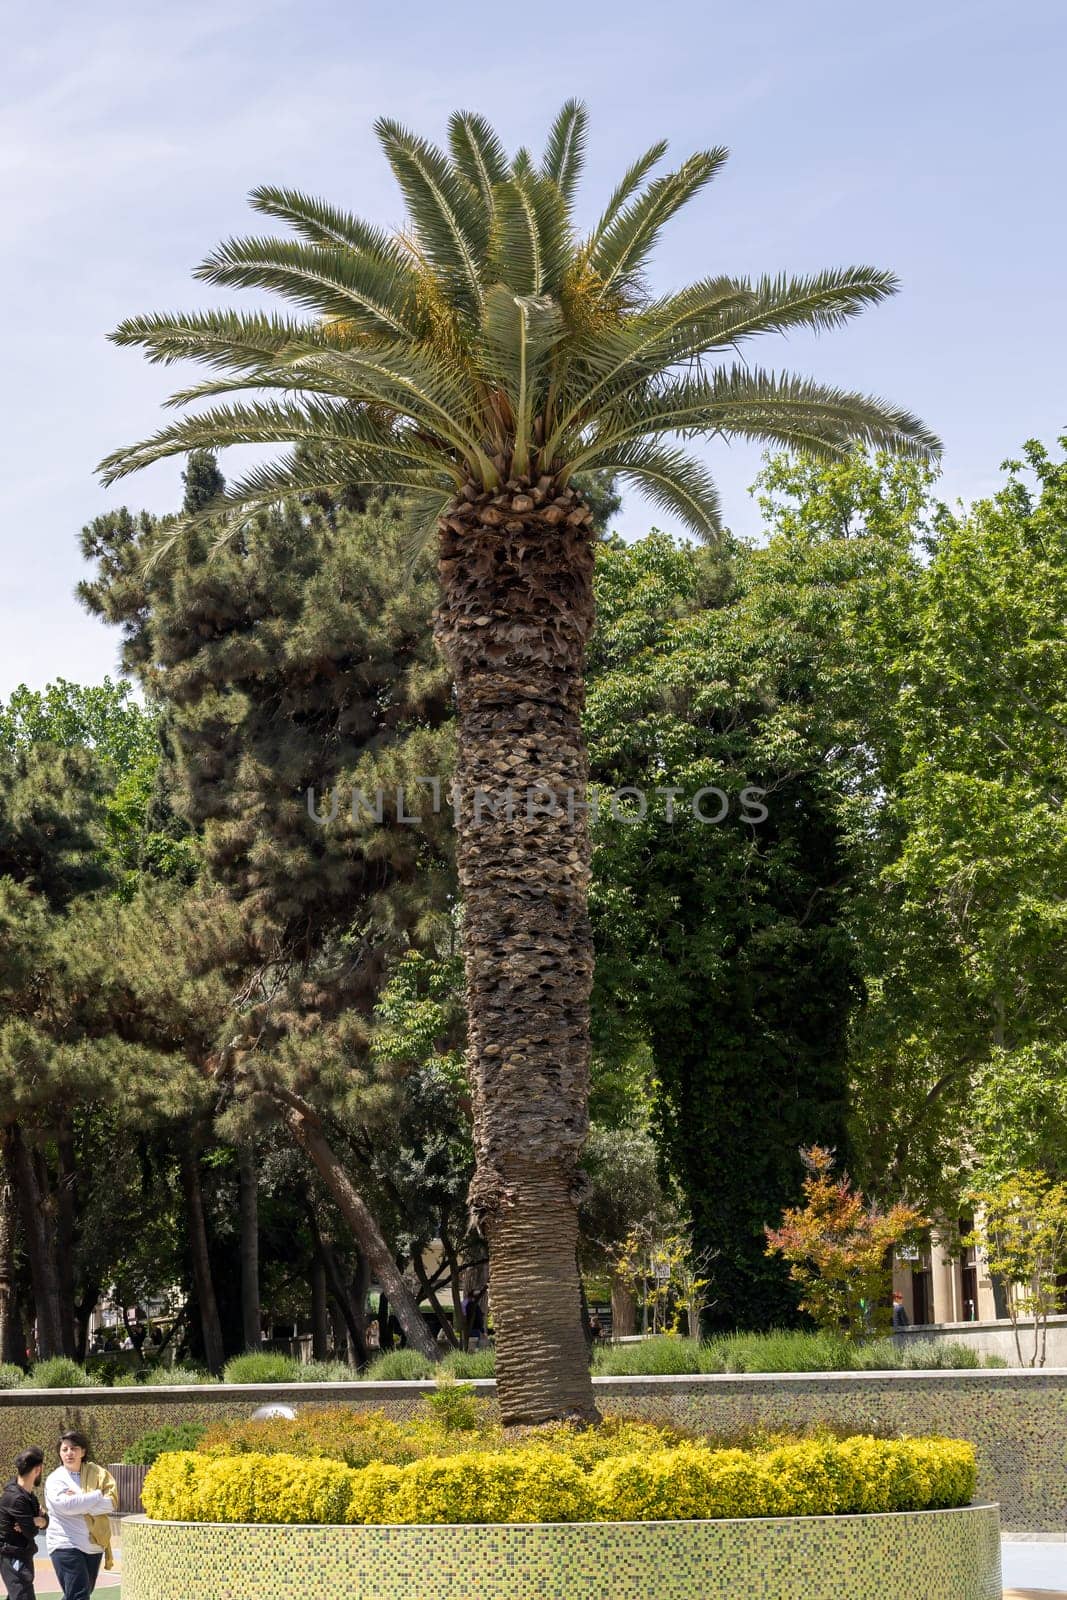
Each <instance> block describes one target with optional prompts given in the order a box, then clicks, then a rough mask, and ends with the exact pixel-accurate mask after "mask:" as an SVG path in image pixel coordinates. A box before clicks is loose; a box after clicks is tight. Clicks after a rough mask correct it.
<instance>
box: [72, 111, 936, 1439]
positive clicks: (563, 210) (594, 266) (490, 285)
mask: <svg viewBox="0 0 1067 1600" xmlns="http://www.w3.org/2000/svg"><path fill="white" fill-rule="evenodd" d="M377 133H378V137H379V139H380V141H381V144H382V147H383V149H384V151H385V154H386V157H387V159H388V161H389V162H390V165H391V166H392V169H393V172H394V173H395V175H396V178H397V181H398V182H399V184H400V187H401V189H402V190H403V194H404V198H405V201H406V203H407V208H408V213H409V220H408V223H407V225H406V227H405V228H404V229H403V230H400V231H397V232H396V233H394V234H388V233H386V232H383V231H381V230H379V229H378V228H375V227H372V226H370V225H369V224H367V223H365V222H362V221H360V220H359V219H358V218H356V217H354V216H351V215H349V214H347V213H346V212H343V211H338V210H335V209H334V208H333V207H332V206H330V205H327V204H325V203H324V202H322V201H319V200H314V199H310V198H308V197H307V196H305V195H303V194H299V193H295V192H293V191H290V190H286V189H278V188H261V189H257V190H255V191H254V192H253V194H252V196H251V202H252V205H253V206H254V207H255V209H256V210H257V211H259V212H262V213H264V214H266V215H267V216H269V217H273V218H275V219H278V220H280V221H281V222H283V223H286V224H288V225H289V226H290V228H291V229H292V230H294V232H295V235H296V237H295V238H246V239H232V240H230V241H229V242H227V243H226V244H223V245H222V246H220V247H219V249H217V250H216V251H215V253H214V254H213V255H211V256H210V257H209V258H208V259H207V260H206V261H205V262H204V264H203V265H202V266H201V267H200V268H199V271H198V274H197V275H198V276H199V277H200V278H202V279H204V280H205V281H207V282H209V283H213V284H225V285H231V286H237V287H244V288H252V289H256V290H262V289H269V290H274V291H277V292H278V293H279V294H281V295H282V296H284V297H285V298H286V299H287V300H289V301H290V302H292V303H293V304H294V305H295V306H296V307H297V308H299V309H298V311H297V313H296V314H294V315H292V316H278V315H266V314H263V313H260V312H253V313H251V314H246V315H238V314H236V313H235V312H232V311H209V312H199V313H192V314H189V315H185V316H171V315H163V316H148V317H136V318H132V319H130V320H129V321H127V322H124V323H123V324H122V326H121V327H120V328H119V329H118V330H117V331H116V333H115V334H114V335H113V337H114V339H115V341H116V342H117V343H119V344H121V345H140V346H143V347H144V349H145V350H146V351H147V353H148V357H149V359H150V360H153V361H159V362H173V361H177V360H180V359H183V358H191V359H193V360H196V361H200V362H203V363H204V364H205V365H206V366H207V367H209V368H213V369H214V375H212V376H210V377H209V378H208V380H207V381H206V382H204V383H201V384H199V385H197V386H196V387H194V388H191V389H186V390H185V391H183V392H182V393H181V394H179V395H177V396H175V397H174V402H175V403H176V404H179V405H185V404H186V403H188V402H191V401H198V400H206V399H210V400H212V401H214V402H215V403H214V404H212V405H211V406H209V407H208V408H207V409H205V410H202V411H201V412H200V413H199V414H198V415H195V416H189V417H186V418H185V419H184V420H180V421H177V422H175V423H173V424H172V425H171V426H170V427H167V428H165V429H163V431H162V432H160V433H158V434H156V435H155V437H154V438H151V439H149V440H147V441H146V442H145V443H143V444H139V445H135V446H133V447H131V448H128V449H124V450H121V451H118V452H117V453H116V454H114V455H112V456H110V457H108V459H107V460H106V461H105V462H104V463H103V464H102V471H103V473H104V478H105V481H106V482H108V483H111V482H113V481H115V480H116V479H118V478H121V477H123V476H124V475H125V474H127V473H130V472H133V471H135V470H137V469H138V468H140V467H142V466H144V465H146V464H147V463H149V462H153V461H157V460H159V459H160V458H161V457H164V456H168V455H173V454H176V453H182V452H186V451H190V450H194V449H199V448H210V449H212V450H215V449H218V448H219V447H220V446H225V445H230V444H256V445H263V444H275V443H278V444H288V445H290V446H292V449H291V452H290V453H288V454H286V455H284V456H283V457H282V458H281V459H279V460H277V461H276V462H274V463H273V464H270V465H265V466H259V467H256V468H255V469H254V470H252V471H250V472H248V474H247V475H246V476H245V477H244V478H243V479H242V480H240V481H238V482H235V483H233V484H232V485H231V486H230V487H228V488H227V490H226V492H225V494H224V495H222V496H220V497H218V498H216V500H215V501H214V502H213V503H212V504H211V505H210V506H209V507H207V508H204V509H203V510H201V511H200V512H198V513H196V514H194V515H192V516H191V517H188V518H186V519H184V522H183V523H179V525H178V531H181V528H182V527H183V526H195V525H197V524H198V523H203V522H208V523H211V524H212V525H215V526H217V527H219V528H220V529H221V533H220V535H219V536H220V538H225V537H228V536H229V535H230V534H231V533H233V532H235V531H238V530H240V529H241V528H242V527H243V526H244V525H246V524H247V523H248V522H249V521H250V520H251V519H253V518H254V517H255V516H256V515H257V514H259V513H260V512H261V511H262V510H263V509H264V508H266V507H269V506H271V505H273V504H275V502H277V501H278V500H279V499H280V498H282V497H284V496H289V495H293V494H302V495H308V494H315V493H318V492H326V493H336V492H338V491H340V490H343V489H345V488H351V487H352V486H358V485H383V484H387V485H390V486H392V487H393V488H394V489H395V490H398V491H401V492H402V495H403V503H404V505H405V507H406V510H407V514H408V515H409V516H410V519H411V526H412V538H413V547H417V546H418V545H419V544H425V543H426V542H428V541H429V540H430V539H431V538H432V537H433V536H434V535H435V534H436V550H437V565H438V572H439V575H440V595H441V599H440V605H439V607H438V610H437V613H436V619H435V626H436V633H437V639H438V642H439V646H440V648H441V650H442V651H443V652H444V655H445V657H446V658H447V660H448V662H449V663H450V665H451V668H452V670H453V673H454V676H455V692H456V708H457V716H458V761H457V771H456V784H457V790H458V796H459V799H458V803H457V848H458V861H459V874H460V881H461V885H462V890H463V895H464V899H465V905H466V919H467V920H466V961H467V997H468V1006H469V1018H470V1053H469V1070H470V1078H471V1085H472V1095H473V1104H474V1122H475V1144H476V1150H477V1158H478V1159H477V1175H476V1177H475V1179H474V1183H473V1185H472V1189H471V1195H470V1201H471V1207H472V1210H473V1212H474V1215H475V1216H476V1218H477V1219H478V1221H479V1222H480V1224H481V1226H482V1228H483V1229H484V1232H485V1235H486V1238H487V1239H488V1241H489V1247H490V1254H491V1262H492V1267H491V1284H490V1290H491V1304H492V1312H493V1318H494V1321H495V1326H496V1335H497V1373H498V1387H499V1396H500V1402H501V1407H502V1412H503V1415H504V1417H505V1419H506V1420H507V1421H509V1422H541V1421H546V1420H549V1419H552V1418H557V1417H560V1416H565V1415H578V1416H582V1417H591V1416H595V1414H596V1413H595V1407H594V1403H593V1392H592V1386H591V1381H590V1377H589V1371H588V1363H587V1359H586V1351H585V1346H584V1342H583V1338H582V1330H581V1326H580V1311H579V1299H580V1284H579V1278H578V1271H577V1266H576V1261H575V1245H576V1238H577V1220H576V1219H577V1211H576V1198H577V1194H578V1188H579V1173H578V1162H579V1157H580V1153H581V1149H582V1144H583V1141H584V1139H585V1136H586V1126H587V1111H586V1098H587V1079H588V1064H589V1021H588V1014H589V994H590V986H591V981H592V973H593V948H592V940H591V935H590V924H589V918H588V913H587V889H588V882H589V832H588V826H587V818H586V812H585V810H584V795H585V785H586V779H587V761H586V753H585V749H584V747H583V742H582V733H581V726H580V716H581V710H582V701H583V662H584V652H585V645H586V641H587V639H588V637H589V632H590V629H591V627H592V625H593V597H592V596H593V584H592V580H593V550H594V535H593V533H592V530H591V521H592V517H591V512H590V510H589V508H588V506H587V505H586V503H585V502H584V500H583V498H582V495H581V493H580V490H579V489H578V488H576V481H578V482H580V479H577V478H576V475H578V474H581V473H584V472H589V471H592V470H594V469H599V470H601V471H603V472H606V473H612V474H617V475H618V476H619V477H620V478H622V479H623V480H627V481H629V482H631V483H634V484H638V485H640V486H641V487H642V488H644V489H645V490H646V491H647V492H648V493H649V494H650V495H651V496H652V498H653V499H654V500H655V501H657V502H658V503H659V504H660V505H661V506H663V507H665V508H666V509H668V510H669V511H672V512H674V513H676V514H677V515H678V516H680V517H681V518H682V520H683V521H684V522H685V523H686V524H687V525H688V526H689V527H691V528H692V529H694V530H695V531H696V533H697V534H698V535H700V536H701V537H703V538H712V537H714V535H715V533H716V530H717V529H718V528H719V504H718V500H717V497H716V493H715V488H714V485H713V483H712V480H711V478H710V477H709V475H708V473H707V471H706V470H705V468H704V466H703V465H702V464H701V463H700V462H699V461H698V460H696V459H694V458H693V457H692V456H691V455H689V454H687V453H686V452H685V451H684V450H683V449H682V448H680V447H679V445H678V444H677V442H672V441H676V440H677V438H678V437H681V438H682V439H685V438H687V437H689V436H696V435H706V436H710V437H716V436H722V437H724V438H729V437H743V438H749V439H758V440H761V441H766V442H768V443H770V444H773V445H778V446H786V447H795V448H797V449H801V450H806V451H810V452H811V453H813V454H814V455H816V456H821V457H837V456H840V455H843V454H844V453H845V452H846V451H847V450H848V449H849V448H850V446H852V445H853V444H854V443H855V442H856V441H862V442H863V443H865V444H869V445H874V446H879V447H882V448H889V449H891V450H895V451H901V452H903V453H905V454H908V455H913V456H920V457H926V456H928V455H930V454H931V453H932V452H934V451H936V449H937V441H936V439H935V438H934V437H933V435H932V434H930V433H929V432H928V431H927V430H926V429H925V428H924V427H923V425H922V424H921V423H920V422H919V421H918V420H916V418H914V417H912V416H910V415H909V414H908V413H907V412H905V411H901V410H898V409H896V408H895V407H892V406H889V405H886V404H885V403H883V402H882V401H879V400H875V399H871V398H868V397H866V396H864V395H861V394H854V393H848V392H845V391H843V390H838V389H833V388H827V387H825V386H824V385H821V384H817V383H813V382H810V381H808V380H806V379H803V378H799V377H794V376H791V375H788V374H785V375H783V374H773V373H771V372H768V371H764V370H762V369H760V368H756V367H749V366H747V365H745V364H743V363H742V362H741V361H740V360H739V359H738V351H739V349H740V346H741V345H742V343H743V342H744V341H746V340H748V339H750V338H752V337H753V336H754V335H756V334H760V333H772V332H786V331H788V330H789V329H792V328H813V329H823V328H834V327H836V326H838V325H839V324H840V323H843V322H845V321H846V320H847V319H848V318H849V317H852V316H854V315H855V314H856V313H857V312H859V311H861V310H862V309H863V308H864V307H865V306H869V305H875V304H877V303H878V302H879V301H881V300H884V299H885V298H886V297H887V296H888V295H890V294H892V293H893V292H894V291H895V288H896V284H895V281H894V279H893V278H892V277H891V276H890V275H889V274H887V273H885V272H879V271H875V270H874V269H872V268H869V267H858V268H857V267H852V268H846V269H844V270H835V271H827V272H823V273H819V274H817V275H814V276H811V277H788V276H781V277H766V278H760V279H759V280H757V281H750V280H747V279H743V278H736V277H726V276H716V277H707V278H703V279H701V280H700V281H699V282H697V283H695V284H692V285H691V286H690V287H688V288H685V289H682V290H681V291H679V292H677V293H674V294H667V295H654V294H653V293H652V292H651V290H650V289H649V287H648V286H647V283H646V280H645V276H644V274H645V270H646V267H647V264H648V261H649V258H650V255H651V252H652V250H653V247H654V245H655V244H656V241H657V239H658V238H659V235H660V233H661V231H662V229H663V228H664V226H665V225H666V224H667V223H668V222H669V221H670V219H671V218H672V217H673V216H674V215H675V213H676V212H678V211H679V210H680V209H681V207H682V206H683V205H685V204H686V202H687V201H689V200H692V199H693V198H694V196H695V195H697V194H698V193H699V192H700V191H701V190H702V189H703V188H704V187H705V185H707V184H708V183H709V182H710V181H711V179H712V178H713V177H714V176H715V175H716V173H717V172H718V171H719V169H720V168H721V167H722V165H723V163H724V161H725V160H726V151H725V150H722V149H713V150H706V151H701V152H699V153H698V154H697V155H694V156H691V157H690V158H689V159H688V160H687V161H684V162H683V163H682V164H681V165H680V166H679V167H678V168H677V170H676V171H673V172H667V173H664V174H662V175H660V176H656V177H653V176H651V174H652V173H653V170H654V169H655V168H656V167H657V166H658V165H659V163H660V162H661V160H662V158H663V156H664V154H665V151H666V145H665V144H663V143H658V144H655V145H653V147H652V148H651V149H650V150H648V151H647V152H646V153H645V154H644V155H643V156H641V157H640V159H639V160H637V161H635V162H634V164H633V165H632V166H631V167H630V169H629V171H627V172H626V173H625V174H624V176H623V178H622V180H621V182H620V183H619V185H618V187H617V188H616V189H615V192H614V193H613V194H612V196H611V198H610V199H609V201H608V203H607V206H606V207H605V209H604V212H603V214H602V216H601V217H600V220H599V221H598V222H597V224H596V226H595V227H594V228H593V230H592V232H591V233H589V234H588V235H587V236H586V237H584V238H582V237H579V236H578V235H577V233H576V231H575V229H574V226H573V222H572V206H573V201H574V195H575V189H576V186H577V182H578V177H579V173H580V171H581V167H582V162H583V150H584V145H585V138H586V114H585V110H584V108H583V107H582V106H581V105H580V104H578V103H576V102H573V101H572V102H570V103H568V104H567V105H565V106H564V107H563V109H562V111H561V112H560V113H559V115H558V117H557V118H556V120H555V122H554V124H553V126H552V130H551V133H550V136H549V139H548V144H547V148H546V150H545V153H544V156H543V158H542V160H541V161H540V163H539V164H538V163H536V162H535V161H534V160H533V158H532V157H531V155H530V153H529V152H528V151H526V150H520V151H519V152H518V154H517V155H515V156H514V158H512V159H509V158H508V156H507V154H506V153H505V150H504V147H503V145H502V144H501V141H500V139H499V138H498V136H497V135H496V133H495V132H494V131H493V129H492V128H491V127H490V126H489V125H488V123H487V122H486V121H485V120H484V119H483V118H482V117H480V116H477V115H473V114H470V113H467V112H457V113H456V114H455V115H454V116H453V117H452V118H451V120H450V122H449V154H447V155H446V154H445V153H444V152H443V151H441V150H439V149H437V148H435V147H434V146H433V145H431V144H428V143H427V142H426V141H425V140H423V139H421V138H419V137H417V136H416V135H415V134H413V133H410V132H408V131H407V130H405V129H404V128H402V127H399V126H398V125H397V124H396V123H395V122H391V121H381V122H379V123H378V124H377ZM243 391H254V393H253V395H252V397H250V398H248V399H243V400H235V399H233V398H225V399H223V398H222V397H231V396H233V395H235V394H240V393H242V392H243ZM509 793H510V795H511V796H513V797H517V798H515V800H514V803H513V804H512V803H510V802H509V800H508V795H509Z"/></svg>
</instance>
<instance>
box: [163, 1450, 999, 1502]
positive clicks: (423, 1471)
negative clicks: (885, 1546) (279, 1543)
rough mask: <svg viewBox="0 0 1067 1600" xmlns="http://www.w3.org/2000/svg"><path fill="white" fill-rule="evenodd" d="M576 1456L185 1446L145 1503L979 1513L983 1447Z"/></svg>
mask: <svg viewBox="0 0 1067 1600" xmlns="http://www.w3.org/2000/svg"><path fill="white" fill-rule="evenodd" d="M595 1455H596V1453H595V1451H591V1452H590V1457H591V1458H592V1459H587V1460H585V1461H583V1460H580V1459H575V1456H574V1454H573V1453H571V1452H561V1451H560V1450H558V1449H556V1448H553V1446H552V1443H551V1441H547V1442H545V1443H540V1442H538V1443H532V1444H529V1445H528V1446H526V1447H525V1448H517V1449H512V1450H505V1451H485V1452H482V1453H476V1452H471V1453H467V1454H463V1455H455V1456H429V1457H426V1458H425V1459H423V1460H421V1461H414V1462H411V1463H410V1464H409V1465H407V1466H396V1465H392V1464H387V1463H377V1462H376V1463H373V1464H371V1465H369V1466H366V1467H349V1466H346V1465H345V1463H344V1462H342V1461H331V1460H326V1459H325V1458H318V1459H315V1458H306V1457H297V1456H287V1455H264V1454H255V1453H245V1454H241V1455H235V1456H205V1455H203V1454H200V1453H197V1452H194V1451H176V1452H174V1453H173V1454H170V1455H164V1456H161V1457H160V1458H159V1460H158V1461H157V1462H156V1464H155V1466H154V1467H153V1468H152V1469H151V1471H150V1472H149V1474H148V1479H147V1482H146V1483H145V1487H144V1505H145V1510H146V1511H147V1513H148V1515H149V1516H150V1517H152V1518H155V1519H156V1520H163V1521H175V1522H302V1523H308V1522H311V1523H330V1522H333V1523H420V1522H421V1523H432V1522H647V1521H677V1520H679V1519H688V1518H704V1517H793V1516H825V1515H834V1514H841V1513H845V1512H865V1511H866V1512H869V1511H924V1510H932V1509H935V1508H942V1507H950V1506H960V1505H967V1504H968V1503H969V1502H970V1500H971V1499H972V1498H973V1495H974V1487H975V1459H974V1447H973V1446H972V1445H970V1444H967V1443H965V1442H964V1441H962V1440H958V1439H938V1438H931V1439H872V1438H867V1437H859V1438H854V1439H844V1440H829V1439H828V1440H805V1441H803V1442H801V1443H798V1444H788V1445H781V1446H779V1447H778V1448H776V1449H771V1450H765V1451H756V1450H752V1451H747V1450H712V1449H709V1448H708V1447H707V1446H706V1445H701V1444H698V1443H687V1444H683V1445H680V1446H678V1447H677V1448H674V1449H667V1450H653V1451H650V1452H633V1451H630V1452H627V1453H625V1454H621V1455H614V1456H611V1455H609V1456H601V1457H600V1458H599V1459H596V1458H595Z"/></svg>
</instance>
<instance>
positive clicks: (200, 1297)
mask: <svg viewBox="0 0 1067 1600" xmlns="http://www.w3.org/2000/svg"><path fill="white" fill-rule="evenodd" d="M181 1174H182V1190H183V1192H184V1194H185V1216H186V1223H187V1225H188V1228H189V1249H190V1253H191V1256H192V1266H193V1284H194V1286H195V1288H196V1299H197V1304H198V1306H199V1308H200V1329H201V1333H202V1335H203V1340H204V1359H205V1361H206V1362H207V1364H208V1369H209V1370H210V1371H211V1372H215V1373H218V1372H221V1371H222V1361H223V1346H222V1325H221V1323H220V1322H219V1308H218V1302H217V1300H216V1299H215V1283H214V1279H213V1278H212V1276H211V1257H210V1255H209V1254H208V1246H207V1222H206V1221H205V1218H204V1194H203V1190H202V1189H201V1186H200V1152H199V1147H198V1145H196V1144H195V1143H194V1142H192V1141H190V1140H186V1141H184V1142H183V1144H182V1152H181Z"/></svg>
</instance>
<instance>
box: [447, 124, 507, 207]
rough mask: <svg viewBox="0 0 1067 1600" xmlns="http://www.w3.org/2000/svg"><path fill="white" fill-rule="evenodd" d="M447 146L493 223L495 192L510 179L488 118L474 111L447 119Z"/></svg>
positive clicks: (501, 149)
mask: <svg viewBox="0 0 1067 1600" xmlns="http://www.w3.org/2000/svg"><path fill="white" fill-rule="evenodd" d="M448 144H449V148H450V149H451V151H452V159H453V161H454V162H455V163H456V166H457V167H458V168H459V170H460V172H462V174H463V176H464V177H465V178H466V180H467V182H468V183H469V184H471V185H472V186H473V187H474V188H475V189H478V190H480V192H481V195H482V199H483V200H484V201H485V206H486V213H487V215H488V216H489V218H490V222H491V219H492V212H493V205H494V202H493V189H494V188H495V186H496V185H497V184H498V183H506V182H507V179H508V170H509V169H508V158H507V153H506V151H505V150H504V146H503V145H502V144H501V142H500V140H499V138H498V137H497V135H496V133H495V132H494V131H493V129H492V128H491V127H490V126H489V123H488V122H487V121H486V120H485V118H484V117H481V116H479V115H478V114H477V112H474V111H454V112H453V113H452V115H451V117H450V118H449V119H448Z"/></svg>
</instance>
